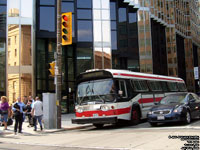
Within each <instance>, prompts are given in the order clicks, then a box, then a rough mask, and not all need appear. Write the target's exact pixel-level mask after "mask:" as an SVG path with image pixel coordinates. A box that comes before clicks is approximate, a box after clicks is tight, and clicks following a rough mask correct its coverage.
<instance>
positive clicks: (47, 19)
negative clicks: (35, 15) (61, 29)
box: [40, 7, 55, 32]
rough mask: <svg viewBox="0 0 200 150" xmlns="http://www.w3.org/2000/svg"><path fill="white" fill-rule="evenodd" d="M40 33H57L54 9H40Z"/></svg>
mask: <svg viewBox="0 0 200 150" xmlns="http://www.w3.org/2000/svg"><path fill="white" fill-rule="evenodd" d="M40 31H49V32H55V8H54V7H40Z"/></svg>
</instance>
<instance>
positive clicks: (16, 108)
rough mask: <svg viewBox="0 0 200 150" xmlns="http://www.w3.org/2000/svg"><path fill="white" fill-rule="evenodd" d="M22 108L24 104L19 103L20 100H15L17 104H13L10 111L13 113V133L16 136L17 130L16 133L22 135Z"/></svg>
mask: <svg viewBox="0 0 200 150" xmlns="http://www.w3.org/2000/svg"><path fill="white" fill-rule="evenodd" d="M24 108H25V104H24V103H23V102H22V101H21V98H20V97H18V98H17V102H16V103H14V104H13V107H12V110H13V113H14V118H15V126H14V132H15V134H17V128H18V127H19V129H18V133H22V123H23V121H24Z"/></svg>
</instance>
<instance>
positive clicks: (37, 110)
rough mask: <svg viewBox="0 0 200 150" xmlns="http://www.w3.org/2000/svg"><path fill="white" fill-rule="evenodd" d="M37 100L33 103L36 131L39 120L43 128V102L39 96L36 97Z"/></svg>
mask: <svg viewBox="0 0 200 150" xmlns="http://www.w3.org/2000/svg"><path fill="white" fill-rule="evenodd" d="M35 100H36V101H35V102H34V103H33V108H32V112H31V114H32V116H33V117H34V118H35V119H34V131H37V120H38V122H39V124H40V129H41V131H42V130H43V128H42V115H43V104H42V102H41V101H40V98H39V97H36V98H35Z"/></svg>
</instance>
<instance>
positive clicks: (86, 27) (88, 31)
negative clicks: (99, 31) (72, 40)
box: [78, 21, 93, 42]
mask: <svg viewBox="0 0 200 150" xmlns="http://www.w3.org/2000/svg"><path fill="white" fill-rule="evenodd" d="M92 39H93V37H92V22H91V21H78V41H85V42H92Z"/></svg>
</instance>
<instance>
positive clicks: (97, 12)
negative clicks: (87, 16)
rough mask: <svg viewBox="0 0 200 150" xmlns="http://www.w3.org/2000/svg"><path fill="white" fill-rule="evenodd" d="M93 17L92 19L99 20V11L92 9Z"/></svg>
mask: <svg viewBox="0 0 200 150" xmlns="http://www.w3.org/2000/svg"><path fill="white" fill-rule="evenodd" d="M93 18H94V20H100V19H101V11H100V10H93Z"/></svg>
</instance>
